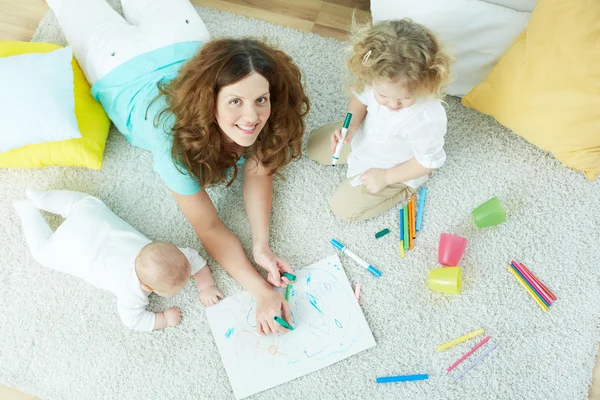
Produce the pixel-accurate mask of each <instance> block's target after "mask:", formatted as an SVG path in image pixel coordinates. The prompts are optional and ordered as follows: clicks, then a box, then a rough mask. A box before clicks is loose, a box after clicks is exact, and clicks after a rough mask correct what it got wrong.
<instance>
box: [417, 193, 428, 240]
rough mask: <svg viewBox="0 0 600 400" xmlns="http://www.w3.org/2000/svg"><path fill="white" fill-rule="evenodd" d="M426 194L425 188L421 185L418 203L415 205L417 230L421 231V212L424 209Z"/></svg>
mask: <svg viewBox="0 0 600 400" xmlns="http://www.w3.org/2000/svg"><path fill="white" fill-rule="evenodd" d="M426 196H427V189H426V188H425V186H423V187H421V191H420V192H419V204H418V206H417V232H420V231H421V225H422V224H423V212H424V210H425V197H426Z"/></svg>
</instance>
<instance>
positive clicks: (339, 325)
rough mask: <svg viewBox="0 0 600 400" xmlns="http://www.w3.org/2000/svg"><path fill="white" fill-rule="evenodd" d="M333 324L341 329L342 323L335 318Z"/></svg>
mask: <svg viewBox="0 0 600 400" xmlns="http://www.w3.org/2000/svg"><path fill="white" fill-rule="evenodd" d="M335 324H336V325H337V326H338V328H341V327H342V323H341V322H340V321H338V320H337V318H336V319H335Z"/></svg>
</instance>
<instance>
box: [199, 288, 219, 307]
mask: <svg viewBox="0 0 600 400" xmlns="http://www.w3.org/2000/svg"><path fill="white" fill-rule="evenodd" d="M223 297H225V295H224V294H223V293H222V292H221V291H220V290H219V289H217V288H216V287H215V285H212V286H209V287H207V288H204V289H202V290H201V291H200V302H201V303H202V304H204V305H205V306H212V305H215V304H217V303H218V302H219V299H222V298H223Z"/></svg>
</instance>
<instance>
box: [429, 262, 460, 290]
mask: <svg viewBox="0 0 600 400" xmlns="http://www.w3.org/2000/svg"><path fill="white" fill-rule="evenodd" d="M461 283H462V269H461V268H460V267H444V268H437V269H432V270H431V271H429V278H427V286H429V289H432V290H435V291H437V292H442V293H448V294H460V287H461Z"/></svg>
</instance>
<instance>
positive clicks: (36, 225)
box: [13, 200, 53, 266]
mask: <svg viewBox="0 0 600 400" xmlns="http://www.w3.org/2000/svg"><path fill="white" fill-rule="evenodd" d="M13 207H14V208H15V211H16V212H17V215H18V216H19V218H20V219H21V225H22V227H23V234H24V235H25V241H26V242H27V247H29V251H30V252H31V255H32V256H33V258H34V259H35V260H36V261H37V262H39V263H40V264H42V265H46V266H48V262H47V261H48V259H49V257H50V254H49V253H50V252H51V248H52V246H51V242H52V234H53V233H52V229H50V227H49V226H48V224H47V223H46V221H45V220H44V218H43V217H42V216H41V214H40V211H39V210H38V209H37V207H36V206H35V205H34V203H33V202H32V201H31V200H15V201H13Z"/></svg>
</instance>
